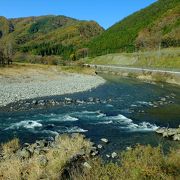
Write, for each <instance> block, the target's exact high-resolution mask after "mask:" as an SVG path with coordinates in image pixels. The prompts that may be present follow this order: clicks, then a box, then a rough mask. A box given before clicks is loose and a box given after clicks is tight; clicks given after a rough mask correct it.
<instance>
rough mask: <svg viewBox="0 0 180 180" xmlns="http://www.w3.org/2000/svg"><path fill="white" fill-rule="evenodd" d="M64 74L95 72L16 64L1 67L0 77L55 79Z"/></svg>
mask: <svg viewBox="0 0 180 180" xmlns="http://www.w3.org/2000/svg"><path fill="white" fill-rule="evenodd" d="M64 73H80V74H88V75H94V74H95V70H94V69H92V68H85V67H82V66H81V65H74V66H58V65H57V66H56V65H42V64H28V63H15V64H13V65H10V66H7V67H0V77H6V78H14V77H18V76H21V77H24V78H31V77H33V76H35V75H38V74H40V75H44V76H48V77H55V76H57V75H58V76H59V75H61V74H64Z"/></svg>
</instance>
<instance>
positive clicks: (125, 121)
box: [0, 75, 180, 153]
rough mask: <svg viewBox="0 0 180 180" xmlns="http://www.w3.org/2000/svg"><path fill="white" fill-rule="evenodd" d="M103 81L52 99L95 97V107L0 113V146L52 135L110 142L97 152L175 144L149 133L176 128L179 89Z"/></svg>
mask: <svg viewBox="0 0 180 180" xmlns="http://www.w3.org/2000/svg"><path fill="white" fill-rule="evenodd" d="M102 76H103V77H104V78H105V79H106V80H107V82H106V83H105V84H104V85H102V86H99V87H98V88H96V89H93V90H90V91H87V92H83V93H75V94H73V95H65V96H57V97H54V98H57V99H58V98H63V97H69V98H72V99H80V100H85V99H88V98H90V97H93V98H99V99H100V101H101V103H97V102H96V103H93V102H92V103H83V104H79V105H73V104H72V105H65V106H63V107H62V106H60V107H58V106H57V107H52V108H49V109H44V110H42V109H41V110H31V111H29V112H14V113H11V114H9V113H6V112H4V113H3V114H2V113H1V114H0V142H1V143H2V142H6V141H8V140H10V139H12V138H14V137H18V138H19V139H20V140H21V142H22V143H24V142H34V141H35V140H37V139H43V138H47V137H54V136H55V135H57V134H58V133H60V134H62V133H75V132H79V133H83V134H85V135H86V137H87V138H90V139H91V140H92V141H93V142H95V143H96V144H99V143H101V142H100V139H101V138H107V139H108V140H109V141H110V143H109V144H108V145H107V146H106V148H105V149H104V150H103V151H104V153H108V152H109V151H120V150H124V149H126V148H127V147H129V146H134V145H136V144H150V145H152V146H157V145H158V144H161V145H163V146H164V147H165V148H166V147H169V146H174V145H176V144H177V143H176V142H173V141H171V140H170V139H164V138H162V137H161V136H159V135H157V134H156V133H155V130H156V129H157V128H158V127H164V126H165V127H178V126H179V124H180V88H179V87H177V86H173V85H169V84H151V83H146V82H141V81H138V80H135V79H127V78H123V79H122V78H120V77H117V76H111V75H102Z"/></svg>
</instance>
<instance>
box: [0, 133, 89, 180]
mask: <svg viewBox="0 0 180 180" xmlns="http://www.w3.org/2000/svg"><path fill="white" fill-rule="evenodd" d="M15 142H17V139H16V140H12V141H11V142H9V143H7V144H4V145H3V151H4V150H5V151H8V153H10V152H11V156H9V157H8V158H5V160H0V179H3V180H6V179H10V180H11V179H12V180H20V179H27V180H37V179H59V177H60V176H61V173H62V171H63V168H64V166H65V164H66V163H67V162H68V160H70V159H71V158H72V156H74V155H76V154H78V153H79V152H80V151H82V150H83V151H84V152H86V153H87V152H88V151H89V150H90V147H91V146H92V143H91V142H90V141H88V140H85V139H84V136H83V135H79V134H77V135H75V136H73V137H70V136H68V135H62V136H60V137H59V138H58V139H57V141H56V147H54V148H50V149H49V151H48V153H47V154H46V155H45V156H46V157H47V159H48V164H47V166H45V167H42V166H41V165H40V163H39V161H38V159H39V155H33V156H32V157H31V158H29V159H20V158H19V157H18V155H17V154H16V153H15V151H9V149H10V148H9V147H12V145H15V147H14V148H15V149H16V150H17V148H16V147H17V146H16V145H17V143H15Z"/></svg>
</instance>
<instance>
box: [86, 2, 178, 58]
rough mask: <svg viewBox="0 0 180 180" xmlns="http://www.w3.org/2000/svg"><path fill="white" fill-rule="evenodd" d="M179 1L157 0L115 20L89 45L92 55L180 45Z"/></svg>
mask: <svg viewBox="0 0 180 180" xmlns="http://www.w3.org/2000/svg"><path fill="white" fill-rule="evenodd" d="M179 36H180V1H179V0H158V1H157V2H155V3H154V4H152V5H150V6H149V7H147V8H145V9H142V10H140V11H138V12H136V13H134V14H132V15H130V16H128V17H127V18H125V19H123V20H122V21H120V22H118V23H117V24H115V25H114V26H112V27H111V28H109V29H108V30H107V31H105V32H104V33H102V34H101V35H100V36H99V37H97V38H95V39H93V40H92V41H91V42H90V44H89V48H90V50H91V54H92V55H102V54H107V53H114V52H123V51H126V52H132V51H135V50H136V49H137V48H146V49H147V48H156V46H159V45H161V46H162V47H169V46H180V37H179Z"/></svg>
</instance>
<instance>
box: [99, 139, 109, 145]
mask: <svg viewBox="0 0 180 180" xmlns="http://www.w3.org/2000/svg"><path fill="white" fill-rule="evenodd" d="M101 141H102V142H104V143H106V144H107V143H108V142H109V141H108V139H106V138H102V139H101Z"/></svg>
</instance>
